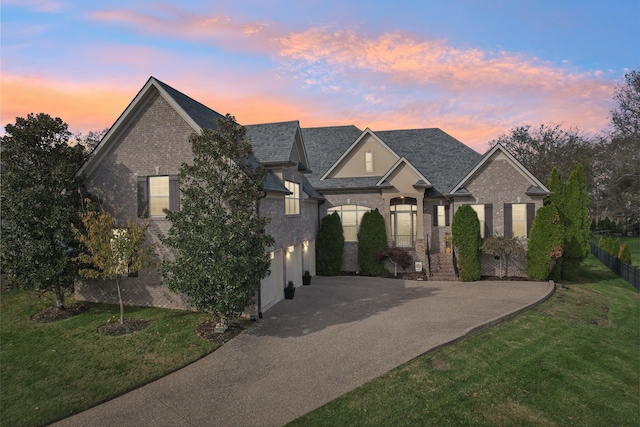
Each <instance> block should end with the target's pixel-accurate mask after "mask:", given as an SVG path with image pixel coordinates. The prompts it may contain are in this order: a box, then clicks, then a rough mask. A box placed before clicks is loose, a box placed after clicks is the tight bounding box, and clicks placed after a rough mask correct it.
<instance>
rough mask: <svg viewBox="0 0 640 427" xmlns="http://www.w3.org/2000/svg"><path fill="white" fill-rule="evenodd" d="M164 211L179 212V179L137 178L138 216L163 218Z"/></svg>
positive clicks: (169, 177)
mask: <svg viewBox="0 0 640 427" xmlns="http://www.w3.org/2000/svg"><path fill="white" fill-rule="evenodd" d="M164 209H168V210H170V211H177V210H180V177H179V176H178V175H163V176H140V177H138V216H139V217H146V218H149V217H152V218H164V217H165V214H164Z"/></svg>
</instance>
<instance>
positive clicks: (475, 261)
mask: <svg viewBox="0 0 640 427" xmlns="http://www.w3.org/2000/svg"><path fill="white" fill-rule="evenodd" d="M451 241H452V243H453V244H454V246H455V247H456V248H457V253H458V266H459V267H460V280H462V281H464V282H472V281H474V280H480V271H481V269H480V245H481V244H482V238H481V237H480V221H478V215H477V214H476V211H474V210H473V208H472V207H471V206H470V205H463V206H460V208H459V209H458V210H457V211H456V213H455V215H454V216H453V222H452V223H451Z"/></svg>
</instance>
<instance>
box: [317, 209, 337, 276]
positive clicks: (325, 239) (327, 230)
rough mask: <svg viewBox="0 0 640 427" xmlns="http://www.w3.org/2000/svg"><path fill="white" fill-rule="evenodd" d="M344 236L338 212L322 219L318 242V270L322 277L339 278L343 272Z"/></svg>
mask: <svg viewBox="0 0 640 427" xmlns="http://www.w3.org/2000/svg"><path fill="white" fill-rule="evenodd" d="M343 252H344V234H343V232H342V222H341V221H340V215H338V213H337V212H334V213H332V214H331V215H327V216H325V217H324V218H322V222H321V223H320V230H319V231H318V241H317V242H316V269H317V272H318V275H320V276H337V275H339V274H340V271H341V270H342V254H343Z"/></svg>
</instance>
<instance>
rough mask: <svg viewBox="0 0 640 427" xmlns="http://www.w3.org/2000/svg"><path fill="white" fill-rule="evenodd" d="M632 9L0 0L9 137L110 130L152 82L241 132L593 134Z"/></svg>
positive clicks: (633, 53) (638, 57)
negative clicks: (23, 130) (40, 129)
mask: <svg viewBox="0 0 640 427" xmlns="http://www.w3.org/2000/svg"><path fill="white" fill-rule="evenodd" d="M639 17H640V1H638V0H608V1H605V0H602V1H588V0H575V1H569V0H553V1H548V0H536V1H515V0H514V1H506V0H505V1H503V0H478V1H473V0H438V1H436V0H423V1H420V0H416V1H403V0H396V1H393V2H392V1H380V0H375V1H363V0H338V1H334V0H310V1H305V0H298V1H284V0H276V1H268V0H264V1H262V0H244V1H242V0H235V1H154V2H152V1H138V0H127V1H121V0H110V1H64V0H2V6H1V27H2V34H1V49H2V50H1V70H0V71H1V87H0V106H1V110H0V120H1V124H2V127H3V128H4V125H5V124H7V123H13V122H15V117H16V116H20V117H24V116H26V115H27V114H28V113H32V112H33V113H39V112H45V113H48V114H50V115H52V116H56V117H60V118H62V119H63V120H64V121H65V122H67V123H68V124H69V128H70V130H71V131H73V132H83V133H86V132H88V131H89V130H94V131H98V130H102V129H104V128H106V127H109V126H111V125H112V124H113V123H114V122H115V121H116V119H117V118H118V116H119V115H120V114H121V113H122V111H123V110H124V109H125V108H126V107H127V105H128V104H129V102H130V101H131V100H132V99H133V97H134V96H135V95H136V93H137V92H138V91H139V90H140V88H141V87H142V86H143V85H144V83H145V82H146V81H147V79H148V78H149V77H150V76H154V77H156V78H158V79H159V80H161V81H163V82H165V83H167V84H169V85H171V86H173V87H174V88H176V89H178V90H180V91H181V92H184V93H185V94H187V95H189V96H191V97H192V98H194V99H196V100H198V101H200V102H202V103H204V104H205V105H207V106H209V107H211V108H213V109H214V110H216V111H218V112H219V113H222V114H225V113H231V114H233V115H234V116H235V117H236V119H237V120H238V121H239V122H240V123H242V124H254V123H264V122H273V121H285V120H299V121H300V125H301V126H302V127H314V126H332V125H347V124H354V125H356V126H358V127H359V128H361V129H364V128H366V127H369V128H371V129H372V130H373V131H377V130H378V131H380V130H389V129H408V128H428V127H438V128H441V129H442V130H444V131H445V132H447V133H449V134H451V135H452V136H454V137H456V138H458V139H459V140H461V141H462V142H464V143H466V144H467V145H469V146H471V147H472V148H474V149H476V150H477V151H479V152H484V151H485V150H486V149H487V142H488V141H490V140H491V139H494V138H496V137H497V136H498V135H500V134H502V133H506V132H507V131H508V130H509V129H510V128H512V127H513V126H517V125H522V124H532V125H534V126H535V125H538V124H542V123H562V124H563V126H566V127H571V126H578V127H579V128H581V129H582V130H584V131H585V132H588V133H593V134H595V133H597V132H599V131H600V130H602V129H603V128H605V127H606V126H607V124H608V122H609V111H610V109H611V107H612V106H613V103H612V91H613V89H614V88H615V86H616V85H617V84H620V83H621V82H622V79H623V76H624V74H625V72H629V71H631V70H633V69H638V68H640V47H639V43H638V19H640V18H639Z"/></svg>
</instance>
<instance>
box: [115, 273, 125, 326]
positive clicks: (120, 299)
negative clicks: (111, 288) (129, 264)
mask: <svg viewBox="0 0 640 427" xmlns="http://www.w3.org/2000/svg"><path fill="white" fill-rule="evenodd" d="M116 289H118V302H119V303H120V324H121V325H124V303H123V302H122V292H121V291H120V278H119V277H118V278H116Z"/></svg>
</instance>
